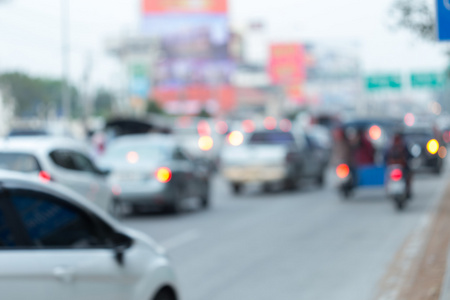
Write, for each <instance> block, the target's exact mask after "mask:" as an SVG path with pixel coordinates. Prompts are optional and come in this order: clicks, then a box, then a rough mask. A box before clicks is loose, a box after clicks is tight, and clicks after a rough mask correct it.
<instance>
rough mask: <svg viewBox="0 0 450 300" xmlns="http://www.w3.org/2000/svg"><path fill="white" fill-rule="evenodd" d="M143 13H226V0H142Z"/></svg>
mask: <svg viewBox="0 0 450 300" xmlns="http://www.w3.org/2000/svg"><path fill="white" fill-rule="evenodd" d="M142 12H143V13H144V14H158V13H162V14H167V13H171V14H173V13H182V14H186V13H201V14H205V13H209V14H226V13H227V12H228V1H227V0H144V1H143V2H142Z"/></svg>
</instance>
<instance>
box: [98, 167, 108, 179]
mask: <svg viewBox="0 0 450 300" xmlns="http://www.w3.org/2000/svg"><path fill="white" fill-rule="evenodd" d="M96 173H97V174H98V175H100V176H103V177H106V176H108V175H109V174H111V170H108V169H106V170H105V169H97V171H96Z"/></svg>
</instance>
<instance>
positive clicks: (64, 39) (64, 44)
mask: <svg viewBox="0 0 450 300" xmlns="http://www.w3.org/2000/svg"><path fill="white" fill-rule="evenodd" d="M69 41H70V7H69V0H61V71H62V88H61V98H62V107H63V116H64V118H65V119H66V121H69V120H70V117H71V105H70V84H69V80H70V79H69V74H70V42H69Z"/></svg>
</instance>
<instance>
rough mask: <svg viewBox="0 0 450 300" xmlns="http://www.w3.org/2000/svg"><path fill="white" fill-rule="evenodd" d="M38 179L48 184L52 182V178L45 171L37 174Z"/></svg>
mask: <svg viewBox="0 0 450 300" xmlns="http://www.w3.org/2000/svg"><path fill="white" fill-rule="evenodd" d="M39 179H40V180H41V181H42V182H44V183H47V182H50V181H51V180H52V176H50V174H49V173H48V172H46V171H40V172H39Z"/></svg>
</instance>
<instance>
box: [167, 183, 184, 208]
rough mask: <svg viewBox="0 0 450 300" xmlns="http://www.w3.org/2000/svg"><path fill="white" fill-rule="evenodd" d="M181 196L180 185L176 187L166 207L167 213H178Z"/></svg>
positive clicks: (182, 194) (181, 200)
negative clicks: (170, 201)
mask: <svg viewBox="0 0 450 300" xmlns="http://www.w3.org/2000/svg"><path fill="white" fill-rule="evenodd" d="M183 196H184V193H183V189H182V188H181V187H179V188H177V190H176V191H175V195H174V197H173V200H172V203H170V204H169V205H168V207H167V211H168V212H169V213H172V214H178V213H180V212H181V211H182V207H181V203H182V202H183Z"/></svg>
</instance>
